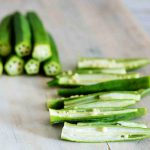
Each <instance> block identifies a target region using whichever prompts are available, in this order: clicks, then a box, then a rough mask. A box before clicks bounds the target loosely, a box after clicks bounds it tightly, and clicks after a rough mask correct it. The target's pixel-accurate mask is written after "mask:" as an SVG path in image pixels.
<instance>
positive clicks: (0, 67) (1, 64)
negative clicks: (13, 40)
mask: <svg viewBox="0 0 150 150" xmlns="http://www.w3.org/2000/svg"><path fill="white" fill-rule="evenodd" d="M2 74H3V62H2V60H1V59H0V75H2Z"/></svg>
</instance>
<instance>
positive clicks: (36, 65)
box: [24, 58, 40, 75]
mask: <svg viewBox="0 0 150 150" xmlns="http://www.w3.org/2000/svg"><path fill="white" fill-rule="evenodd" d="M24 68H25V71H26V73H27V74H28V75H35V74H38V73H39V71H40V62H39V61H38V60H36V59H33V58H30V59H29V60H28V61H27V62H26V63H25V66H24Z"/></svg>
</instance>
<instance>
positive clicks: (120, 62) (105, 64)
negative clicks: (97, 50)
mask: <svg viewBox="0 0 150 150" xmlns="http://www.w3.org/2000/svg"><path fill="white" fill-rule="evenodd" d="M149 63H150V59H147V58H125V59H115V58H81V59H80V60H79V61H78V68H125V69H126V70H134V69H138V68H141V67H143V66H145V65H147V64H149Z"/></svg>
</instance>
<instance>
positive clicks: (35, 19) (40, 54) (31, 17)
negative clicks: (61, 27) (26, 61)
mask: <svg viewBox="0 0 150 150" xmlns="http://www.w3.org/2000/svg"><path fill="white" fill-rule="evenodd" d="M27 19H28V21H29V24H30V27H31V32H32V35H33V52H32V57H33V58H35V59H37V60H39V61H40V62H42V61H45V60H47V59H48V58H50V57H51V55H52V53H51V47H50V43H49V38H48V34H47V32H46V30H45V28H44V25H43V23H42V21H41V19H40V18H39V16H38V15H37V14H36V13H35V12H28V13H27Z"/></svg>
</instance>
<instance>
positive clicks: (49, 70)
mask: <svg viewBox="0 0 150 150" xmlns="http://www.w3.org/2000/svg"><path fill="white" fill-rule="evenodd" d="M49 41H50V45H51V51H52V56H51V58H49V59H48V60H47V61H46V62H44V65H43V69H44V72H45V75H47V76H56V75H57V74H59V73H60V72H61V64H60V60H59V55H58V49H57V46H56V43H55V40H54V39H53V37H52V36H51V35H50V34H49Z"/></svg>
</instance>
